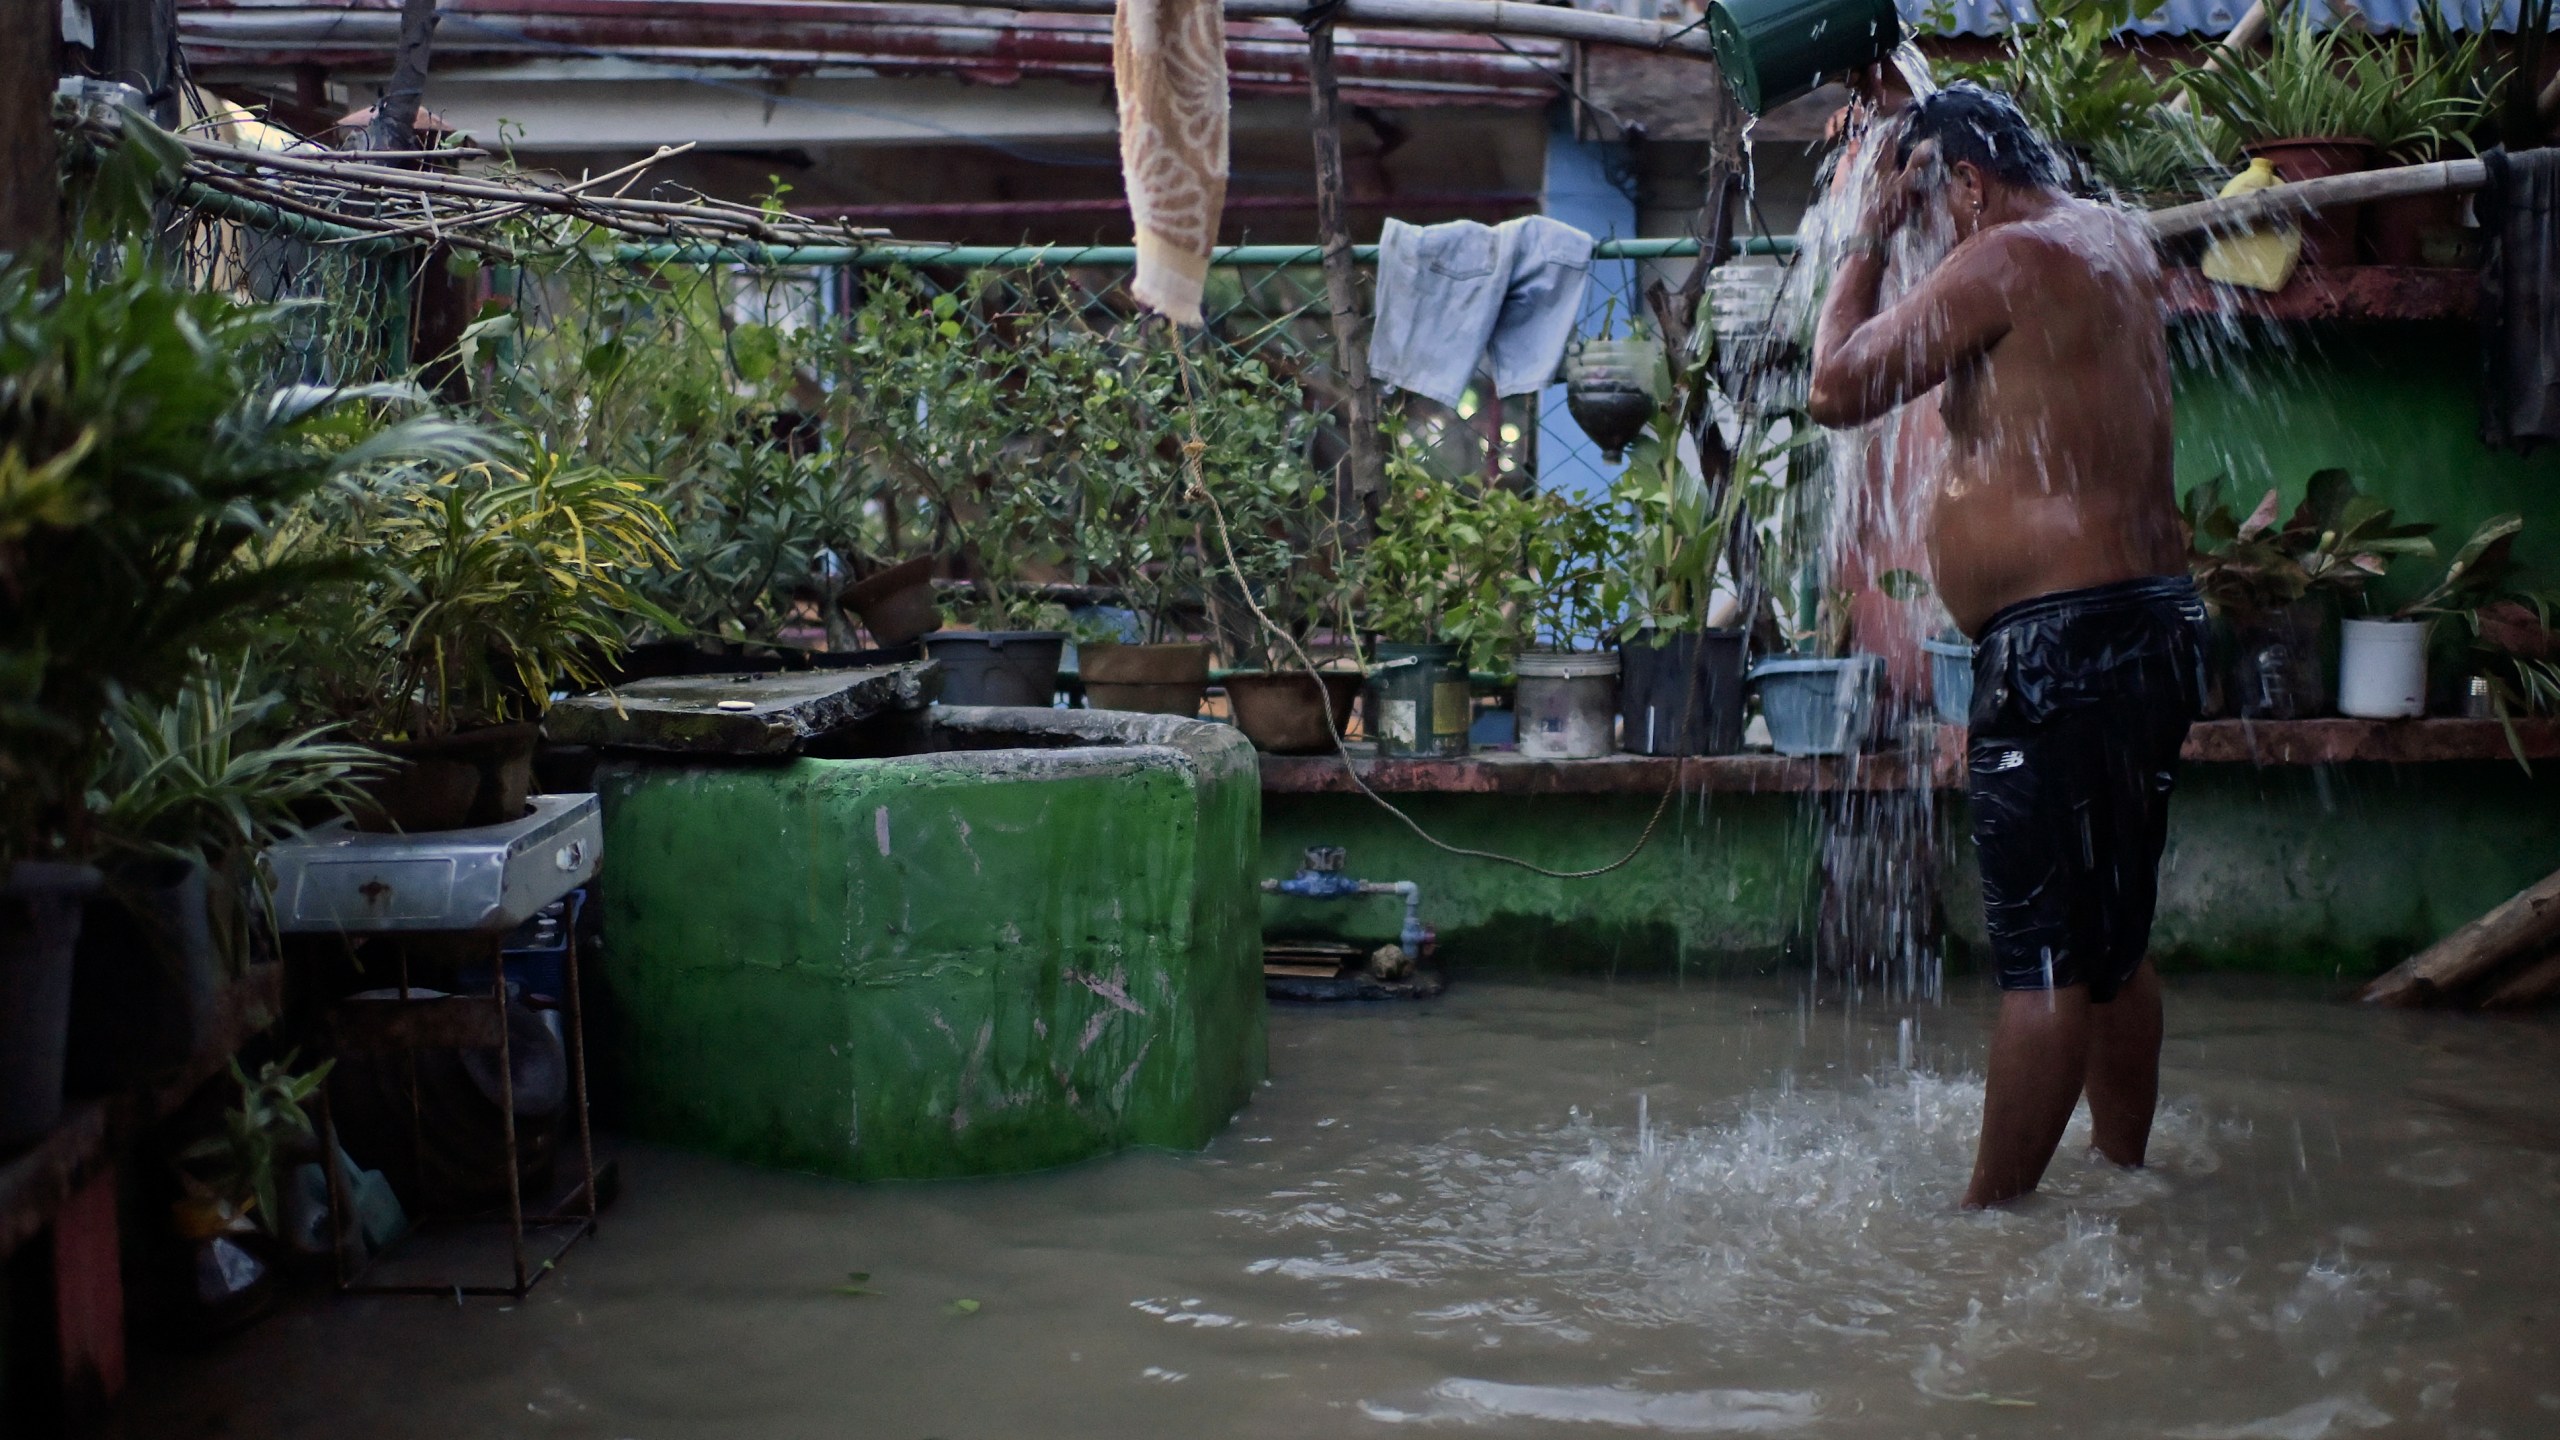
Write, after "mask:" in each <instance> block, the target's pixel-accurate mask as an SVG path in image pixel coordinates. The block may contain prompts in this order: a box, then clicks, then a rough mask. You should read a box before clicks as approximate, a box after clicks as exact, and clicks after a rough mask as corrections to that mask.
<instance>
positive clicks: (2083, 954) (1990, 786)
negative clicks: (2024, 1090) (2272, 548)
mask: <svg viewBox="0 0 2560 1440" xmlns="http://www.w3.org/2000/svg"><path fill="white" fill-rule="evenodd" d="M2204 625H2205V621H2204V604H2203V602H2202V601H2201V600H2199V599H2198V598H2197V595H2196V588H2195V584H2194V582H2192V581H2190V580H2189V579H2187V578H2186V577H2185V576H2183V575H2181V576H2174V577H2172V576H2159V577H2150V578H2145V579H2140V580H2126V581H2122V582H2119V583H2117V584H2114V585H2101V586H2098V587H2096V588H2094V589H2088V590H2065V591H2060V592H2057V593H2055V594H2051V595H2040V596H2037V597H2036V598H2035V599H2032V600H2024V601H2020V602H2019V603H2018V604H2015V605H2011V606H2008V607H2006V608H2004V609H2002V610H2001V611H2000V612H1999V613H1998V614H1995V615H1993V616H1992V617H1991V620H1990V622H1989V623H1988V624H1986V625H1984V626H1983V629H1982V635H1981V637H1980V639H1979V641H1978V642H1977V646H1978V648H1977V649H1976V651H1975V653H1974V659H1973V714H1972V733H1971V736H1970V742H1971V743H1970V746H1969V749H1968V753H1967V755H1966V757H1965V758H1966V762H1967V765H1968V768H1969V770H1970V772H1971V774H1970V780H1969V787H1970V789H1971V792H1972V797H1973V843H1974V846H1975V848H1976V849H1977V850H1978V851H1979V852H1980V853H1981V857H1982V893H1983V902H1984V909H1985V911H1986V912H1987V913H1986V919H1987V921H1988V925H1989V929H1990V932H1991V954H1992V959H1993V960H1994V962H1995V963H1996V964H1997V966H1998V968H1999V978H2000V988H2001V989H2003V990H2050V989H2055V988H2059V987H2061V986H2066V985H2086V986H2088V987H2089V998H2090V999H2091V1000H2096V1001H2105V1000H2111V999H2113V998H2115V993H2116V991H2117V990H2118V989H2119V988H2121V987H2122V986H2123V984H2124V983H2125V981H2126V980H2128V979H2130V978H2131V977H2132V975H2133V972H2134V969H2135V968H2136V967H2137V966H2139V965H2140V964H2141V963H2142V956H2143V952H2144V951H2145V950H2146V949H2148V948H2149V946H2150V943H2151V912H2152V908H2153V905H2154V902H2155V901H2156V900H2157V898H2158V894H2159V875H2160V851H2161V847H2162V846H2163V844H2164V843H2166V840H2167V837H2168V827H2169V792H2170V789H2171V788H2172V787H2173V786H2174V785H2175V783H2176V780H2177V765H2178V747H2179V746H2180V745H2181V744H2183V743H2184V742H2185V740H2186V737H2187V726H2188V724H2189V723H2190V722H2192V721H2193V720H2194V719H2195V716H2196V712H2197V708H2198V699H2199V697H2200V696H2201V694H2202V688H2201V682H2202V678H2203V673H2204V672H2203V667H2204V641H2205V629H2204Z"/></svg>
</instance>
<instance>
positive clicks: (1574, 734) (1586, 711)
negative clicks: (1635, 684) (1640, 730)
mask: <svg viewBox="0 0 2560 1440" xmlns="http://www.w3.org/2000/svg"><path fill="white" fill-rule="evenodd" d="M1511 668H1512V669H1513V670H1514V671H1515V672H1517V673H1518V675H1519V676H1520V692H1519V694H1518V696H1517V697H1516V698H1515V699H1514V700H1513V701H1512V712H1513V716H1514V718H1515V720H1516V721H1517V722H1518V725H1519V735H1520V739H1519V743H1520V753H1521V754H1523V755H1526V756H1528V757H1529V758H1531V759H1533V760H1589V759H1593V758H1595V757H1598V756H1601V755H1606V754H1609V753H1610V752H1611V751H1613V750H1616V749H1617V748H1618V741H1617V735H1616V732H1615V729H1614V726H1615V723H1616V721H1617V718H1618V652H1616V651H1615V650H1598V651H1589V652H1544V653H1541V652H1530V653H1525V654H1520V655H1515V656H1513V657H1511Z"/></svg>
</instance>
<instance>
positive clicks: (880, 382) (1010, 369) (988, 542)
mask: <svg viewBox="0 0 2560 1440" xmlns="http://www.w3.org/2000/svg"><path fill="white" fill-rule="evenodd" d="M1012 298H1013V297H1009V296H1008V294H1007V293H1006V292H1005V291H1004V290H1003V289H1002V288H1001V286H1000V284H999V282H998V280H997V278H996V277H995V276H994V275H993V274H992V273H991V272H985V271H980V272H976V273H974V274H973V275H972V277H971V279H970V280H969V282H968V283H967V284H966V285H965V286H964V287H963V288H962V289H960V290H958V291H940V292H936V291H932V290H930V289H928V288H927V287H926V286H925V285H924V284H922V283H921V282H920V281H918V280H917V279H916V278H915V277H914V276H912V275H910V274H907V273H904V272H892V273H890V274H888V275H884V276H881V277H879V278H878V279H877V280H876V281H875V282H874V284H873V285H872V287H871V292H870V294H869V295H868V297H867V298H866V299H865V300H864V302H863V304H862V306H861V308H860V309H858V310H857V311H855V312H854V314H853V316H852V317H851V320H850V323H849V324H848V325H847V326H846V327H845V329H844V332H843V338H842V341H841V353H840V354H839V355H838V356H836V357H835V360H834V362H833V363H834V364H835V366H836V368H837V370H838V371H839V373H843V374H846V375H852V376H859V377H860V379H859V382H858V383H855V384H850V385H847V386H845V387H844V391H845V393H844V395H843V396H842V398H841V400H840V402H839V409H838V411H837V414H838V417H839V419H840V421H841V423H843V425H844V426H845V428H846V432H847V437H848V444H849V445H850V446H851V447H852V448H853V449H854V451H855V452H856V453H858V454H859V455H860V456H861V457H862V458H863V459H864V461H865V462H866V463H868V464H871V465H873V466H875V467H877V468H878V469H879V470H880V472H881V474H882V475H883V476H884V478H885V479H886V480H887V481H888V482H889V483H890V485H891V486H892V487H894V488H896V489H902V490H904V491H905V492H906V497H907V498H909V499H911V500H912V501H913V503H914V504H915V505H917V507H918V508H919V512H920V515H922V516H924V517H928V518H929V524H930V526H931V531H932V533H931V537H930V539H929V541H928V542H927V544H926V547H925V548H927V549H928V550H930V551H931V552H932V553H935V554H942V555H949V556H951V557H952V559H953V563H954V565H955V567H956V568H958V569H959V570H961V571H962V572H963V578H962V579H961V580H960V581H959V582H958V583H955V584H952V585H950V586H947V587H945V588H944V590H943V593H942V608H943V611H944V613H945V616H946V618H947V620H948V622H949V623H947V624H945V625H943V626H942V627H941V628H939V629H936V630H934V631H932V632H930V633H928V634H927V635H926V636H925V637H924V645H925V652H926V653H927V654H928V655H930V656H931V657H932V658H933V659H935V660H936V661H938V662H940V664H941V666H942V669H943V686H942V699H943V701H944V702H945V703H947V704H953V705H1047V704H1049V703H1051V702H1052V700H1053V699H1054V697H1055V695H1056V691H1057V679H1058V665H1059V661H1060V659H1061V658H1062V655H1063V652H1064V651H1065V648H1066V642H1067V636H1066V632H1065V631H1063V630H1060V629H1057V628H1054V627H1053V626H1052V625H1051V624H1050V623H1049V622H1051V621H1052V620H1053V619H1054V618H1056V617H1058V616H1059V614H1060V609H1059V607H1058V606H1057V605H1056V604H1055V603H1054V602H1053V601H1052V600H1051V599H1050V598H1049V597H1048V596H1046V595H1044V594H1043V593H1041V591H1040V590H1039V589H1038V588H1037V583H1036V580H1037V577H1039V576H1040V575H1041V574H1042V572H1048V573H1049V574H1052V575H1054V574H1058V573H1063V572H1062V571H1061V570H1060V569H1059V567H1060V566H1061V565H1062V563H1063V562H1064V560H1065V558H1066V547H1065V543H1064V539H1065V535H1066V532H1067V527H1068V525H1069V524H1070V523H1071V515H1072V499H1073V493H1072V484H1071V477H1070V476H1068V475H1067V474H1066V473H1064V466H1063V464H1062V463H1061V461H1060V459H1059V456H1058V453H1057V452H1058V451H1060V450H1061V449H1062V448H1064V447H1063V441H1064V438H1065V437H1064V433H1063V432H1064V428H1065V427H1064V418H1063V417H1066V416H1068V415H1070V414H1071V413H1072V412H1073V410H1074V407H1075V397H1074V396H1073V395H1072V394H1071V393H1068V392H1067V391H1066V390H1065V389H1064V387H1063V386H1062V385H1061V383H1060V380H1061V373H1062V372H1061V370H1060V367H1058V366H1057V365H1055V364H1052V363H1049V355H1048V353H1047V352H1048V349H1049V347H1048V345H1047V343H1046V342H1047V341H1048V340H1049V339H1050V335H1049V330H1050V325H1049V322H1050V320H1051V319H1052V318H1054V317H1053V316H1051V314H1050V313H1049V310H1048V307H1047V306H1046V305H1045V304H1042V303H1040V302H1039V301H1037V299H1036V298H1035V299H1033V300H1032V301H1029V302H1026V303H1023V304H1020V305H1015V304H1013V303H1012ZM891 503H898V502H897V501H896V500H892V502H891Z"/></svg>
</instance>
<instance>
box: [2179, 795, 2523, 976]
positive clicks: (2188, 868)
mask: <svg viewBox="0 0 2560 1440" xmlns="http://www.w3.org/2000/svg"><path fill="white" fill-rule="evenodd" d="M2179 786H2180V788H2179V791H2178V796H2177V799H2176V801H2175V802H2174V808H2173V809H2172V811H2171V815H2172V817H2173V823H2172V829H2171V832H2170V840H2169V853H2168V856H2167V857H2166V860H2165V861H2164V863H2163V865H2162V867H2161V913H2160V920H2159V924H2158V926H2157V928H2156V929H2155V931H2154V932H2153V936H2152V943H2153V948H2154V950H2155V952H2156V953H2157V954H2158V955H2159V956H2160V958H2161V962H2162V964H2163V965H2164V966H2167V967H2169V968H2171V969H2177V968H2213V969H2248V970H2276V971H2286V972H2292V973H2300V974H2316V975H2337V976H2343V977H2361V976H2365V975H2370V974H2374V973H2376V972H2378V971H2381V970H2383V969H2386V968H2388V967H2390V966H2392V965H2395V964H2398V963H2399V962H2400V961H2402V960H2404V959H2407V958H2408V957H2409V956H2410V955H2411V954H2412V953H2414V952H2415V951H2417V950H2419V949H2421V948H2423V947H2424V946H2426V945H2427V944H2429V943H2431V942H2433V941H2435V940H2437V939H2440V938H2441V937H2443V936H2444V935H2445V934H2446V933H2448V932H2450V931H2451V930H2453V929H2454V928H2455V927H2457V926H2459V925H2461V924H2462V923H2463V922H2465V921H2467V920H2470V919H2472V918H2474V917H2476V916H2478V915H2479V914H2480V913H2481V912H2483V911H2485V910H2487V909H2488V908H2489V907H2491V906H2492V905H2495V904H2497V903H2498V902H2499V901H2501V900H2504V899H2506V898H2507V897H2508V896H2510V895H2513V894H2515V893H2516V892H2517V891H2518V890H2521V889H2523V888H2524V887H2525V886H2527V885H2530V884H2532V883H2533V882H2534V881H2536V880H2539V879H2541V878H2543V877H2544V876H2546V875H2549V874H2550V873H2551V872H2552V871H2554V870H2560V774H2555V773H2554V767H2552V766H2551V765H2548V764H2545V765H2542V766H2539V767H2537V769H2536V774H2535V776H2534V777H2533V778H2530V779H2529V778H2527V777H2526V776H2525V774H2524V773H2523V772H2522V771H2521V770H2519V769H2518V768H2517V767H2516V766H2515V765H2513V764H2512V763H2484V764H2444V765H2407V766H2397V767H2394V766H2389V765H2339V766H2330V767H2323V768H2312V767H2293V766H2285V767H2273V766H2271V767H2268V768H2266V769H2253V768H2251V767H2249V766H2245V765H2190V766H2188V767H2187V769H2186V772H2185V774H2184V775H2183V776H2182V777H2181V778H2180V781H2179Z"/></svg>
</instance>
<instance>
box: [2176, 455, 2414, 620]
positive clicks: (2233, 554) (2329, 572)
mask: <svg viewBox="0 0 2560 1440" xmlns="http://www.w3.org/2000/svg"><path fill="white" fill-rule="evenodd" d="M2282 506H2283V502H2282V499H2281V492H2280V491H2277V490H2272V489H2271V490H2269V491H2268V492H2267V493H2266V496H2265V498H2264V499H2262V500H2260V501H2259V502H2258V505H2257V508H2256V509H2255V510H2253V511H2251V512H2250V513H2249V514H2248V515H2247V516H2245V517H2242V516H2238V515H2237V514H2236V513H2235V511H2234V509H2233V506H2232V503H2231V499H2230V487H2229V483H2228V481H2227V480H2226V479H2225V478H2224V477H2221V476H2217V477H2215V478H2214V479H2212V480H2208V481H2206V482H2204V483H2203V484H2201V485H2198V486H2196V487H2195V488H2194V489H2193V490H2191V491H2189V492H2188V493H2187V498H2186V500H2185V501H2184V502H2183V505H2182V511H2183V514H2184V518H2185V521H2186V526H2187V533H2188V537H2189V538H2188V565H2189V568H2190V569H2191V570H2192V571H2193V573H2194V575H2195V577H2196V584H2197V587H2198V588H2199V589H2201V590H2202V591H2203V592H2204V599H2205V603H2206V604H2207V605H2208V606H2210V607H2212V608H2213V610H2214V611H2215V613H2217V614H2221V615H2226V616H2230V617H2233V618H2237V619H2249V618H2253V617H2257V616H2263V615H2268V614H2272V613H2274V612H2275V611H2278V610H2281V609H2283V608H2284V607H2285V606H2287V605H2290V604H2292V603H2293V602H2295V601H2297V600H2300V599H2303V598H2304V597H2306V596H2312V595H2331V596H2335V597H2338V598H2340V599H2351V598H2354V597H2357V596H2360V595H2361V594H2362V593H2363V591H2364V587H2365V585H2366V583H2367V582H2369V581H2371V580H2372V579H2373V578H2375V577H2376V576H2379V575H2382V574H2383V573H2385V572H2386V571H2388V570H2389V569H2390V566H2391V563H2392V562H2393V561H2394V560H2396V559H2399V558H2400V557H2403V556H2410V555H2433V554H2435V543H2434V542H2433V541H2431V540H2429V539H2428V538H2427V536H2428V535H2429V534H2430V533H2431V532H2433V531H2434V529H2435V527H2434V526H2433V525H2402V524H2400V523H2398V520H2397V517H2396V516H2394V514H2393V513H2392V511H2391V509H2390V507H2388V506H2386V505H2383V504H2382V503H2381V502H2379V501H2377V500H2375V499H2373V498H2372V497H2371V496H2368V495H2365V494H2362V493H2361V492H2359V491H2358V490H2357V489H2356V486H2355V480H2354V478H2353V477H2352V476H2350V475H2349V474H2348V473H2347V472H2346V471H2344V470H2337V469H2331V470H2323V471H2320V472H2319V473H2317V474H2315V475H2313V476H2312V477H2311V481H2310V484H2309V486H2308V487H2307V488H2306V490H2305V493H2304V495H2303V499H2302V503H2301V504H2300V505H2298V506H2296V507H2294V510H2293V513H2292V514H2291V515H2290V516H2288V517H2286V518H2285V519H2284V520H2283V521H2282V523H2278V520H2277V517H2278V516H2279V515H2281V514H2283V508H2282Z"/></svg>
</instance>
